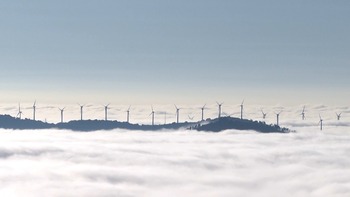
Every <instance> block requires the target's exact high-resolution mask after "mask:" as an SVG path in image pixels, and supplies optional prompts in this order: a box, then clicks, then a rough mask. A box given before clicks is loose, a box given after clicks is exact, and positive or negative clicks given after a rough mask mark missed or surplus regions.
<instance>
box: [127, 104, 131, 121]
mask: <svg viewBox="0 0 350 197" xmlns="http://www.w3.org/2000/svg"><path fill="white" fill-rule="evenodd" d="M130 107H131V105H130V106H129V108H128V110H126V122H127V123H129V120H130Z"/></svg>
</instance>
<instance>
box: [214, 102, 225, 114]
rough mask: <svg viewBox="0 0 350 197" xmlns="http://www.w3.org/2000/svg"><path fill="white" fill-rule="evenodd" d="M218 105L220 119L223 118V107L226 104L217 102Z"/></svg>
mask: <svg viewBox="0 0 350 197" xmlns="http://www.w3.org/2000/svg"><path fill="white" fill-rule="evenodd" d="M216 104H218V107H219V115H218V117H219V118H221V106H222V104H224V103H223V102H222V103H219V102H217V101H216Z"/></svg>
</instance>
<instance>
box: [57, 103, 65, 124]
mask: <svg viewBox="0 0 350 197" xmlns="http://www.w3.org/2000/svg"><path fill="white" fill-rule="evenodd" d="M58 109H59V110H60V111H61V123H63V112H64V109H65V107H64V108H62V109H61V108H58Z"/></svg>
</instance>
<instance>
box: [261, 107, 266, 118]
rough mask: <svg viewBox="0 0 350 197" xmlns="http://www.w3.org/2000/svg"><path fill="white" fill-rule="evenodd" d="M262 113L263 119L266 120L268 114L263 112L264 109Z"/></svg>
mask: <svg viewBox="0 0 350 197" xmlns="http://www.w3.org/2000/svg"><path fill="white" fill-rule="evenodd" d="M261 113H262V116H263V119H265V118H266V115H267V113H264V111H263V110H262V109H261Z"/></svg>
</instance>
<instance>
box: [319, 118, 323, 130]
mask: <svg viewBox="0 0 350 197" xmlns="http://www.w3.org/2000/svg"><path fill="white" fill-rule="evenodd" d="M319 116H320V122H318V124H319V125H320V129H321V131H322V129H323V119H322V117H321V114H319Z"/></svg>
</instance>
